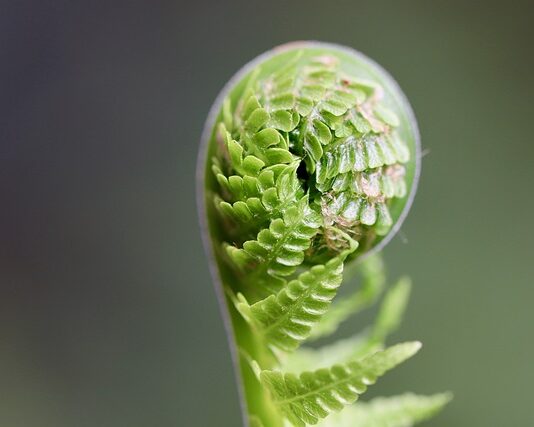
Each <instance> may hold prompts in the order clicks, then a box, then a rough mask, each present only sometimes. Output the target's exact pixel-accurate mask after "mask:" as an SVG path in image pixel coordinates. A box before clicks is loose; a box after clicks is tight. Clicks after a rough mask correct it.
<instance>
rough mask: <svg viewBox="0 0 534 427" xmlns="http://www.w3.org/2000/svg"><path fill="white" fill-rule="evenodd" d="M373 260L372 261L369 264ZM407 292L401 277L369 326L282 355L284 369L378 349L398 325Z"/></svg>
mask: <svg viewBox="0 0 534 427" xmlns="http://www.w3.org/2000/svg"><path fill="white" fill-rule="evenodd" d="M375 261H376V260H373V264H375ZM409 292H410V282H409V281H408V279H406V278H404V279H401V280H400V281H399V282H397V283H396V284H395V285H394V286H393V287H391V289H389V290H388V292H387V293H386V295H385V297H384V299H383V301H382V304H381V306H380V311H379V313H378V316H377V319H376V321H375V323H374V325H373V326H372V327H370V328H368V329H366V330H364V331H363V332H361V333H359V334H357V335H355V336H353V337H351V338H348V339H343V340H339V341H337V342H335V343H333V344H330V345H327V346H324V347H321V348H318V349H312V348H306V347H303V348H300V349H299V350H298V351H297V352H295V353H292V354H290V355H288V356H287V357H286V358H285V360H284V364H283V366H284V368H285V369H287V370H288V371H301V370H306V369H313V368H317V367H324V366H329V365H332V364H335V363H343V362H347V361H350V360H359V359H361V358H362V357H365V356H368V355H369V354H372V353H374V352H376V351H378V350H382V349H383V348H384V345H385V343H386V338H387V337H388V335H390V334H391V333H392V332H394V331H395V330H396V329H397V328H398V327H399V325H400V322H401V320H402V315H403V313H404V310H405V308H406V304H407V303H408V296H409ZM323 320H324V317H323Z"/></svg>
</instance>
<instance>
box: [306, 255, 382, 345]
mask: <svg viewBox="0 0 534 427" xmlns="http://www.w3.org/2000/svg"><path fill="white" fill-rule="evenodd" d="M359 267H360V268H359V270H361V274H362V283H361V285H360V288H359V289H358V290H357V291H356V292H354V293H353V294H352V295H350V296H348V297H344V298H342V299H340V300H337V301H336V302H335V303H334V304H333V305H332V307H331V308H330V310H328V312H326V313H325V315H324V316H323V317H322V319H321V321H320V322H319V324H318V325H317V326H316V327H315V328H314V329H313V331H312V334H311V336H310V339H316V338H320V337H322V336H325V335H330V334H332V333H334V332H335V331H336V330H337V328H338V326H339V325H340V324H341V323H343V322H344V321H345V320H347V319H348V318H349V317H351V316H353V315H355V314H357V313H358V312H360V311H361V310H363V309H364V308H367V307H369V306H370V305H371V304H373V303H374V302H375V301H376V299H377V297H378V295H379V294H380V292H381V291H382V288H383V287H384V283H385V280H386V278H385V275H384V272H383V264H382V260H381V258H380V257H379V256H373V257H371V258H369V259H367V260H366V261H365V262H364V263H362V264H361V265H360V266H359Z"/></svg>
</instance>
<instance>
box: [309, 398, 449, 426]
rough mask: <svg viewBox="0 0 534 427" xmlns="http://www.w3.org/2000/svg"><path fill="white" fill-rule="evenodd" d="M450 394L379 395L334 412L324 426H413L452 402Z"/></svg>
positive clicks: (321, 424)
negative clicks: (336, 412) (368, 400)
mask: <svg viewBox="0 0 534 427" xmlns="http://www.w3.org/2000/svg"><path fill="white" fill-rule="evenodd" d="M451 398H452V395H451V394H450V393H440V394H434V395H432V396H419V395H416V394H413V393H405V394H403V395H399V396H393V397H379V398H376V399H373V400H371V401H370V402H368V403H367V402H365V403H364V402H358V403H356V404H355V405H353V406H349V407H348V408H346V409H345V410H344V411H343V412H340V413H339V414H334V415H332V416H331V417H329V418H327V419H326V420H324V421H323V422H321V423H320V424H319V425H320V427H412V426H413V425H415V424H417V423H419V422H421V421H425V420H427V419H429V418H431V417H433V416H434V415H436V414H437V413H438V412H439V411H441V410H442V409H443V407H444V406H445V405H446V404H447V403H448V402H450V400H451Z"/></svg>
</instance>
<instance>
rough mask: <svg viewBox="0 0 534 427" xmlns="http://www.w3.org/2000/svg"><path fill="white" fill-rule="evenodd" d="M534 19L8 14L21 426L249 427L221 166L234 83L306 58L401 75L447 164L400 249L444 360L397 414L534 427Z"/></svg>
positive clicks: (20, 6)
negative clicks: (225, 279) (217, 181)
mask: <svg viewBox="0 0 534 427" xmlns="http://www.w3.org/2000/svg"><path fill="white" fill-rule="evenodd" d="M531 6H532V2H527V1H524V2H520V1H507V2H464V1H432V2H430V1H409V2H407V1H373V2H371V1H365V2H364V1H354V0H352V1H348V0H346V1H331V2H324V1H323V2H319V1H306V2H301V1H285V2H276V1H263V2H254V1H240V2H226V1H217V2H211V3H206V2H181V1H176V0H175V1H156V0H153V1H137V0H129V1H122V0H118V1H112V2H99V1H93V2H83V1H80V2H71V1H62V0H56V1H48V0H40V1H37V0H34V1H31V0H20V1H2V2H0V9H1V12H0V32H1V37H0V40H1V42H0V63H1V68H2V71H1V73H0V76H1V77H0V79H1V80H0V113H1V115H0V129H1V146H0V160H1V167H0V191H1V193H0V194H1V200H2V205H1V206H2V207H1V209H0V425H1V426H6V427H41V426H45V427H48V426H54V427H94V426H99V427H107V426H109V427H111V426H113V427H119V426H121V427H122V426H124V427H146V426H156V427H166V426H184V427H185V426H187V427H197V426H198V427H208V426H217V427H235V426H239V425H240V417H239V408H238V400H237V393H236V390H235V385H234V381H233V374H232V367H231V362H230V356H229V351H228V348H227V344H226V339H225V333H224V330H223V326H222V322H221V320H220V317H219V312H218V307H217V304H216V300H215V294H214V292H213V290H212V285H211V282H210V278H209V275H208V271H207V265H206V260H205V258H204V255H203V251H202V247H201V242H200V238H199V232H198V227H197V218H196V207H195V194H194V187H195V182H194V173H195V160H196V154H197V145H198V140H199V137H200V132H201V129H202V125H203V122H204V119H205V116H206V114H207V112H208V109H209V107H210V105H211V103H212V102H213V100H214V98H215V96H216V94H217V93H218V91H219V90H220V89H221V87H222V85H223V84H224V83H225V82H226V81H227V80H228V78H230V77H231V76H232V74H233V73H234V72H235V71H236V70H237V69H238V68H239V67H240V66H241V65H243V64H244V63H245V62H246V61H248V60H250V59H252V58H253V57H254V56H256V55H257V54H259V53H261V52H263V51H265V50H266V49H269V48H270V47H272V46H274V45H277V44H280V43H283V42H286V41H291V40H298V39H317V40H324V41H330V42H337V43H341V44H345V45H349V46H353V47H355V48H356V49H358V50H361V51H362V52H364V53H366V54H367V55H369V56H371V57H372V58H374V59H375V60H377V61H378V62H379V63H380V64H382V65H383V66H384V67H385V68H386V69H388V70H389V71H390V72H391V74H392V75H393V76H394V77H395V78H396V79H397V80H398V82H399V83H400V85H401V87H402V88H403V89H404V91H405V92H406V93H407V95H408V97H409V98H410V100H411V102H412V105H413V107H414V109H415V111H416V114H417V117H418V120H419V124H420V128H421V133H422V139H423V146H424V149H425V150H426V152H427V155H426V156H425V159H424V164H423V175H422V180H421V185H420V189H419V193H418V196H417V197H416V202H415V204H414V206H413V209H412V211H411V214H410V215H409V217H408V219H407V221H406V223H405V226H404V227H403V229H402V232H401V235H400V236H398V237H397V238H396V239H395V240H394V242H393V243H391V244H390V245H389V247H388V248H387V249H386V258H387V261H388V266H389V270H390V273H391V276H392V277H397V276H398V275H400V274H403V273H408V274H410V275H411V276H412V277H413V279H414V283H415V288H414V294H413V298H412V301H411V304H410V307H409V310H408V314H407V317H406V321H405V323H404V326H403V328H402V329H401V330H400V331H399V332H398V333H397V334H396V335H395V336H394V337H393V341H400V340H404V339H414V338H417V339H421V340H422V341H423V342H424V344H425V347H424V349H423V351H422V352H421V353H420V354H419V355H418V356H417V357H416V358H415V359H414V360H412V361H410V362H408V363H407V364H406V365H404V366H403V367H401V368H399V369H398V370H396V371H394V372H392V373H391V374H389V375H388V376H386V377H385V379H384V380H383V381H382V382H381V383H379V385H377V386H376V388H375V389H374V390H375V392H377V393H380V394H385V395H387V394H392V393H395V392H399V391H403V390H412V391H417V392H425V393H430V392H435V391H442V390H452V391H453V392H454V393H455V400H454V402H453V403H452V404H451V405H450V406H449V407H448V409H447V410H446V411H445V412H444V413H443V414H442V415H440V416H439V418H436V419H435V420H433V421H431V422H429V423H428V425H432V426H435V427H441V426H472V427H475V426H499V427H500V426H526V425H533V423H534V416H533V415H532V408H531V407H530V404H531V397H532V396H531V395H532V392H531V386H532V384H533V383H534V371H533V367H532V354H533V352H534V343H533V338H532V337H533V332H532V329H533V323H534V310H533V308H532V307H533V304H532V301H533V300H534V283H533V279H532V278H533V277H534V256H533V255H534V253H533V250H532V247H531V242H532V241H534V233H533V230H534V227H533V226H532V216H533V208H534V202H533V197H532V193H533V190H532V182H533V181H534V168H533V167H532V164H533V161H534V144H533V141H532V123H533V113H534V108H533V107H532V105H533V99H534V91H533V87H534V85H533V83H534V70H533V65H534V55H533V51H532V42H533V41H534V29H533V28H534V26H533V25H532V22H533V18H534V13H533V9H532V7H531ZM361 326H362V320H361V319H358V318H356V319H354V320H353V321H351V322H349V324H348V325H345V327H344V328H343V330H342V332H343V333H345V334H349V333H350V332H351V331H354V330H356V329H358V328H360V327H361Z"/></svg>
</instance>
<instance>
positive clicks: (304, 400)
mask: <svg viewBox="0 0 534 427" xmlns="http://www.w3.org/2000/svg"><path fill="white" fill-rule="evenodd" d="M420 347H421V344H420V343H419V342H409V343H404V344H398V345H396V346H393V347H390V348H388V349H387V350H384V351H381V352H377V353H375V354H373V355H371V356H369V357H367V358H365V359H363V360H362V361H359V362H350V363H347V364H344V365H334V366H333V367H332V368H330V369H319V370H317V371H314V372H304V373H302V374H301V375H300V376H298V377H297V376H295V375H293V374H283V373H281V372H278V371H263V372H262V373H261V374H260V379H261V382H262V384H264V386H265V387H267V389H268V390H269V391H270V393H271V396H272V399H273V401H274V403H275V405H276V406H277V407H278V408H279V409H280V410H281V412H282V413H283V414H284V415H285V416H286V417H287V419H288V420H289V421H290V422H291V423H292V424H293V425H294V426H295V427H304V426H305V425H306V424H312V425H315V424H317V423H318V422H319V420H321V419H323V418H325V417H326V416H328V415H329V414H330V413H331V412H334V411H339V410H341V409H343V407H344V406H346V405H349V404H351V403H354V402H355V401H356V400H357V399H358V397H359V396H360V395H361V394H363V393H364V392H365V391H366V390H367V386H368V385H371V384H374V383H375V382H376V380H377V377H379V376H381V375H383V374H384V373H385V372H386V371H388V370H390V369H392V368H394V367H395V366H397V365H398V364H400V363H402V362H403V361H405V360H406V359H408V358H410V357H411V356H413V355H414V354H415V353H416V352H417V351H418V350H419V349H420Z"/></svg>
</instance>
